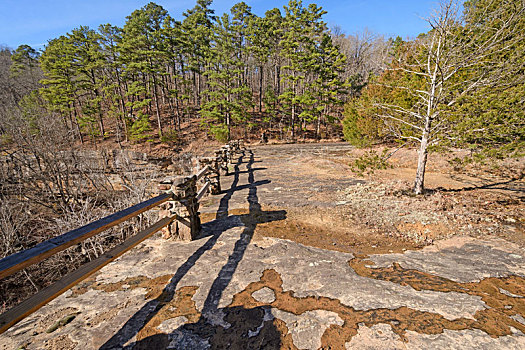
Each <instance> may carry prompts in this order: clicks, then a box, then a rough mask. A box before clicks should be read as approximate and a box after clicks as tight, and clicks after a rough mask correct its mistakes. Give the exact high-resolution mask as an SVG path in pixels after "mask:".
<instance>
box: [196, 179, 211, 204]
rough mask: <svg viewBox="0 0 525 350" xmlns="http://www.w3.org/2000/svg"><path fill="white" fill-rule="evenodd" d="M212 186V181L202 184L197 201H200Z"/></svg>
mask: <svg viewBox="0 0 525 350" xmlns="http://www.w3.org/2000/svg"><path fill="white" fill-rule="evenodd" d="M209 187H210V182H209V181H207V182H206V183H205V184H204V186H202V188H201V189H200V190H199V192H198V193H197V196H196V198H197V201H200V200H201V198H202V196H204V195H205V194H206V191H208V188H209Z"/></svg>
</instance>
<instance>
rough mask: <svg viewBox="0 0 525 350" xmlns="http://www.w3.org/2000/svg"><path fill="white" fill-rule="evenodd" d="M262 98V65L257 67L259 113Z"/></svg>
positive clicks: (260, 111)
mask: <svg viewBox="0 0 525 350" xmlns="http://www.w3.org/2000/svg"><path fill="white" fill-rule="evenodd" d="M262 99H263V65H262V64H261V66H260V67H259V113H262Z"/></svg>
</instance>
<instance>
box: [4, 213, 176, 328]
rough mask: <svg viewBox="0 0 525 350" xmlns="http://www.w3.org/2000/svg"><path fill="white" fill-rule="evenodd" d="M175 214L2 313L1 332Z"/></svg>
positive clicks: (172, 217)
mask: <svg viewBox="0 0 525 350" xmlns="http://www.w3.org/2000/svg"><path fill="white" fill-rule="evenodd" d="M173 220H175V216H171V217H166V218H163V219H161V220H159V221H157V222H156V223H155V224H153V225H152V226H150V227H148V228H146V229H145V230H143V231H141V232H139V233H137V234H136V235H134V236H132V237H130V238H128V239H127V240H126V241H124V243H122V244H120V245H118V246H117V247H115V248H113V249H112V250H110V251H109V252H107V253H104V254H103V255H101V256H100V257H98V258H97V259H95V260H93V261H90V262H89V263H87V264H85V265H82V266H81V267H80V268H78V269H77V270H75V271H73V272H72V273H70V274H68V275H67V276H65V277H64V278H62V279H61V280H60V281H58V282H56V283H54V284H52V285H51V286H49V287H47V288H44V289H42V290H41V291H40V292H38V293H37V294H35V295H33V296H32V297H30V298H29V299H26V300H25V301H23V302H22V303H20V304H18V305H17V306H15V307H14V308H12V309H11V310H9V311H7V312H5V313H3V314H1V315H0V333H3V332H5V331H6V330H7V329H8V328H9V327H11V326H12V325H14V324H15V323H17V322H18V321H20V320H21V319H23V318H24V317H26V316H28V315H30V314H31V313H33V312H35V311H36V310H38V309H40V308H41V307H42V306H44V305H45V304H47V303H48V302H50V301H51V300H53V299H55V298H56V297H57V296H59V295H60V294H62V293H64V292H65V291H66V290H68V289H69V288H71V287H73V286H74V285H76V284H78V283H79V282H80V281H82V280H84V279H85V278H87V277H89V276H90V275H92V274H93V273H95V272H96V271H98V270H100V269H101V268H102V267H104V266H105V265H107V264H109V263H110V262H112V261H113V260H115V259H116V258H118V257H119V256H121V255H122V254H124V253H125V252H127V251H128V250H130V249H131V248H133V247H135V246H136V245H137V244H139V243H141V242H142V241H144V240H145V239H147V238H149V237H151V236H152V235H153V234H154V233H155V232H157V231H159V230H160V229H162V228H163V227H165V226H167V225H169V224H170V223H171V222H172V221H173Z"/></svg>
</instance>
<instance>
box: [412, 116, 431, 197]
mask: <svg viewBox="0 0 525 350" xmlns="http://www.w3.org/2000/svg"><path fill="white" fill-rule="evenodd" d="M431 122H432V119H431V118H430V117H429V116H427V117H426V121H425V129H424V130H423V135H422V136H421V144H420V146H419V152H418V158H417V172H416V181H415V183H414V193H415V194H422V193H423V192H424V190H425V169H426V166H427V156H428V138H429V134H430V125H431Z"/></svg>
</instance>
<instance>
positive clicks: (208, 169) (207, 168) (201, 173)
mask: <svg viewBox="0 0 525 350" xmlns="http://www.w3.org/2000/svg"><path fill="white" fill-rule="evenodd" d="M209 171H210V166H209V165H206V166H205V167H204V168H202V169H201V170H200V171H199V172H198V173H197V180H199V179H200V178H201V177H203V176H204V175H206V174H207V173H208V172H209Z"/></svg>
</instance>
